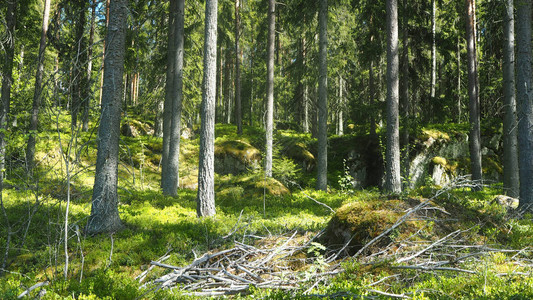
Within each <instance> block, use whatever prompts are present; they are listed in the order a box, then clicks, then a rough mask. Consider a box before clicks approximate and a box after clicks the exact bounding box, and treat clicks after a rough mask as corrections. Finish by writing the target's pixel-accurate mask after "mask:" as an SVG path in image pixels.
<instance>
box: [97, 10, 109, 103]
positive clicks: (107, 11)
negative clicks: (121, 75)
mask: <svg viewBox="0 0 533 300" xmlns="http://www.w3.org/2000/svg"><path fill="white" fill-rule="evenodd" d="M109 1H111V0H106V4H105V27H106V30H107V29H108V28H109V6H110V3H109ZM105 51H106V44H105V40H104V43H103V45H102V68H101V70H102V71H101V74H100V89H99V91H100V94H99V95H98V104H102V92H103V88H104V62H105Z"/></svg>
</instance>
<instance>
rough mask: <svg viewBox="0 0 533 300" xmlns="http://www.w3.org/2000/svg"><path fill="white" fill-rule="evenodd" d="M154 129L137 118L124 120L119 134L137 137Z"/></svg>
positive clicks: (148, 133)
mask: <svg viewBox="0 0 533 300" xmlns="http://www.w3.org/2000/svg"><path fill="white" fill-rule="evenodd" d="M153 133H154V130H153V129H152V128H151V127H150V125H148V124H146V123H142V122H140V121H138V120H126V121H124V122H123V123H122V126H121V127H120V134H122V135H123V136H129V137H138V136H140V135H151V134H153Z"/></svg>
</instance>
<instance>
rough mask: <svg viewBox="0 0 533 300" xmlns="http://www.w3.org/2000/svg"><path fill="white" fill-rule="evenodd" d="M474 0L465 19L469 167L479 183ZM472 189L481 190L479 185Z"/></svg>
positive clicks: (468, 6)
mask: <svg viewBox="0 0 533 300" xmlns="http://www.w3.org/2000/svg"><path fill="white" fill-rule="evenodd" d="M474 1H475V0H466V9H467V15H466V16H467V18H466V42H467V55H468V97H469V99H470V104H469V115H470V135H469V143H470V165H471V172H472V180H476V181H480V180H481V179H482V174H481V172H482V169H481V126H480V120H479V119H480V112H479V81H478V75H477V56H476V32H475V30H476V23H475V22H476V21H475V15H476V9H475V3H474ZM474 189H476V190H477V189H481V185H478V186H476V187H475V188H474Z"/></svg>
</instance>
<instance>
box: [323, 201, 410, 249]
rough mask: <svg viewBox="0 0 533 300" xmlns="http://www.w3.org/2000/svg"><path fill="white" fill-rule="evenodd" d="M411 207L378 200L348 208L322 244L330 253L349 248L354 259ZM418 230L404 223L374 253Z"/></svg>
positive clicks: (331, 223)
mask: <svg viewBox="0 0 533 300" xmlns="http://www.w3.org/2000/svg"><path fill="white" fill-rule="evenodd" d="M412 201H414V200H412ZM415 202H418V201H415ZM410 207H412V204H410V203H408V201H407V200H396V199H394V200H386V199H374V200H369V201H357V202H351V203H348V204H345V205H343V206H341V207H340V208H339V209H338V210H337V211H336V213H335V215H334V216H333V217H332V218H331V220H330V221H329V223H328V226H327V228H326V232H325V234H324V235H323V238H322V243H323V244H325V245H326V246H327V247H328V249H339V248H341V247H343V246H344V245H346V244H348V246H347V247H346V251H347V253H348V254H349V255H353V254H355V253H356V252H357V251H358V250H359V249H361V248H362V247H363V246H364V245H365V244H366V243H368V242H369V241H370V240H372V239H373V238H375V237H377V236H378V235H380V234H381V233H383V232H384V231H385V230H387V229H389V228H390V227H392V225H394V223H395V222H396V221H397V220H398V219H399V218H401V217H402V216H403V215H404V214H405V211H406V210H407V209H408V208H410ZM417 227H418V226H416V223H414V222H412V221H408V222H405V223H403V224H402V225H400V226H399V227H398V228H397V229H396V230H395V231H394V232H391V234H389V236H387V237H384V238H382V239H381V240H380V241H379V242H378V243H376V244H375V245H373V248H372V247H371V248H370V251H372V252H374V251H376V248H380V247H383V246H386V245H388V244H389V243H390V242H391V241H392V239H393V235H396V236H398V235H404V234H409V233H412V232H414V231H416V230H415V229H416V228H417Z"/></svg>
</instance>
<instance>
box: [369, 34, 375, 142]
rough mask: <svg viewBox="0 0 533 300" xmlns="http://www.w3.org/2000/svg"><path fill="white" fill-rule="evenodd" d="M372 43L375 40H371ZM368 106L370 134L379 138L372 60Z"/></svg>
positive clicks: (371, 60) (371, 63)
mask: <svg viewBox="0 0 533 300" xmlns="http://www.w3.org/2000/svg"><path fill="white" fill-rule="evenodd" d="M370 40H371V41H372V40H373V39H372V38H370ZM368 91H369V92H368V95H369V97H368V105H369V106H370V127H369V134H370V136H373V137H374V136H377V132H376V116H375V113H374V111H375V110H374V101H375V99H374V98H375V97H376V87H375V82H374V60H373V59H370V64H369V65H368Z"/></svg>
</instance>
